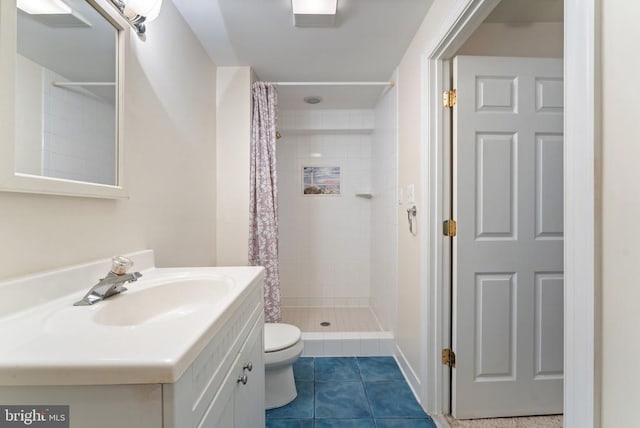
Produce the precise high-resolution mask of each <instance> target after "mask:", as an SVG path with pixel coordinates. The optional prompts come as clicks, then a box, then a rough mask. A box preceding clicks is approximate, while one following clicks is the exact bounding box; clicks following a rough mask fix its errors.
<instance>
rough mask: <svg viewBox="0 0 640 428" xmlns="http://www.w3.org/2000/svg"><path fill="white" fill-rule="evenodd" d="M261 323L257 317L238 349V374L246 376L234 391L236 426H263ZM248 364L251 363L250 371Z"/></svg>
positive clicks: (262, 345)
mask: <svg viewBox="0 0 640 428" xmlns="http://www.w3.org/2000/svg"><path fill="white" fill-rule="evenodd" d="M263 325H264V324H263V320H262V319H259V320H258V322H257V323H256V325H255V326H254V328H253V330H252V332H251V334H250V335H249V338H248V339H247V342H246V343H245V346H244V347H243V349H242V351H240V358H239V363H240V364H239V366H240V367H239V372H238V373H239V374H238V376H247V377H246V380H247V383H246V384H243V383H242V382H239V383H237V387H236V391H235V399H234V411H235V425H234V426H235V427H236V428H247V427H263V426H265V417H264V344H263V340H264V338H263ZM248 364H251V371H249V369H248V368H247V365H248Z"/></svg>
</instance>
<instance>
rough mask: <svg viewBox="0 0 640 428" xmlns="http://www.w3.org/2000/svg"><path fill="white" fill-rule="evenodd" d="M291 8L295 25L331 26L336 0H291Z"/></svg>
mask: <svg viewBox="0 0 640 428" xmlns="http://www.w3.org/2000/svg"><path fill="white" fill-rule="evenodd" d="M291 8H292V10H293V24H294V25H295V26H296V27H332V26H333V25H335V19H336V13H337V11H338V0H291Z"/></svg>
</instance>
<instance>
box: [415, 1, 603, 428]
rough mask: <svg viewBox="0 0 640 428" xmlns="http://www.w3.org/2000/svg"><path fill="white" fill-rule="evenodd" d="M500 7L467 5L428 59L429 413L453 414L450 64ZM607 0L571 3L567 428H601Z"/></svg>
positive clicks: (567, 38)
mask: <svg viewBox="0 0 640 428" xmlns="http://www.w3.org/2000/svg"><path fill="white" fill-rule="evenodd" d="M499 2H500V0H459V1H457V2H456V7H455V8H454V10H453V12H452V13H451V14H450V16H449V17H448V19H447V20H446V21H444V22H445V24H444V25H443V27H442V29H441V30H440V32H439V33H438V37H436V39H435V41H434V43H433V44H432V45H430V46H429V47H427V49H425V50H424V51H423V53H422V61H421V66H422V70H423V72H422V76H423V81H422V85H423V94H422V111H425V112H426V118H425V120H424V121H422V123H423V125H422V126H423V128H422V135H423V137H422V139H423V141H422V155H423V159H425V163H424V165H425V166H426V168H422V169H423V170H424V171H425V172H424V173H423V177H422V182H423V184H424V186H421V187H422V188H423V192H424V194H423V198H424V199H423V200H424V201H427V203H428V205H427V206H428V207H429V209H427V210H425V214H426V218H425V223H424V224H425V226H426V227H425V230H426V231H425V234H424V235H423V236H422V238H423V239H421V244H420V252H421V254H422V259H423V260H424V261H425V262H424V263H422V266H423V268H422V269H421V274H420V281H421V288H422V293H423V295H424V296H426V298H425V299H424V300H423V302H422V309H421V314H422V315H421V323H422V326H423V328H424V331H426V337H425V338H424V340H423V341H422V342H423V343H422V345H421V348H422V350H423V351H424V352H425V354H424V355H425V357H424V361H425V365H426V367H425V370H424V371H423V374H424V377H423V379H422V382H421V384H422V385H423V386H422V390H421V391H420V392H419V395H420V396H421V401H422V402H423V403H425V407H426V410H427V411H428V412H430V413H433V414H448V413H450V402H449V397H450V391H451V382H450V369H449V368H448V367H446V366H444V365H442V361H441V350H442V349H443V348H447V347H449V346H450V333H451V323H450V316H451V297H450V289H449V288H450V287H449V284H450V274H449V268H448V266H450V256H449V254H450V253H449V251H450V243H449V239H448V238H445V237H444V236H443V235H442V221H443V220H444V219H445V218H446V216H447V215H448V214H449V198H450V196H449V194H450V192H449V191H450V184H449V174H450V167H449V157H450V154H449V148H448V138H449V134H450V131H449V127H450V122H449V120H450V119H449V115H448V114H446V112H445V110H444V109H443V108H442V107H441V102H442V98H441V97H442V92H443V91H444V90H446V89H449V60H450V59H451V58H452V57H453V56H454V54H455V53H456V51H457V50H458V49H459V48H460V47H461V46H462V44H463V43H464V42H465V41H466V40H467V38H468V37H469V36H470V35H471V34H472V33H473V31H475V29H476V28H477V27H478V26H479V25H480V24H481V23H482V22H483V21H484V19H485V18H486V16H487V15H488V14H489V13H490V12H491V10H493V8H494V7H495V6H496V5H497V4H498V3H499ZM599 15H600V0H564V52H565V56H564V83H565V87H564V88H565V89H564V105H565V112H564V126H565V140H564V142H565V145H564V161H563V162H564V204H565V205H564V206H565V208H564V238H565V240H564V271H565V291H564V320H565V321H564V366H565V367H564V426H565V427H566V428H578V427H581V428H582V427H584V428H599V427H600V374H601V365H600V360H601V349H600V325H601V319H600V318H601V314H600V307H599V304H598V302H599V301H600V294H601V284H600V216H599V211H600V201H599V196H598V195H599V193H600V179H599V178H600V175H599V174H600V144H601V142H600V140H601V135H600V129H601V112H600V87H601V83H600V65H599V63H600V47H599V40H600V29H599V22H598V20H599Z"/></svg>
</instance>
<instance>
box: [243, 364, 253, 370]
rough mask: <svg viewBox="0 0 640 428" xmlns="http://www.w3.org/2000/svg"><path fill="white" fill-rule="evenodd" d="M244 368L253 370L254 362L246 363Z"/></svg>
mask: <svg viewBox="0 0 640 428" xmlns="http://www.w3.org/2000/svg"><path fill="white" fill-rule="evenodd" d="M242 370H249V371H251V370H253V363H252V362H248V363H247V364H245V365H244V367H243V368H242Z"/></svg>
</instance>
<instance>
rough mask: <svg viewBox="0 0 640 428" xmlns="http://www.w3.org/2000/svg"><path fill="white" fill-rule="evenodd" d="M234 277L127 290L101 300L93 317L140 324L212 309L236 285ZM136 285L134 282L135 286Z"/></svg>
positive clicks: (107, 322)
mask: <svg viewBox="0 0 640 428" xmlns="http://www.w3.org/2000/svg"><path fill="white" fill-rule="evenodd" d="M232 285H233V284H232V282H231V280H229V279H227V278H224V277H221V278H219V279H213V278H207V279H182V280H180V281H175V282H170V283H166V284H160V285H155V286H153V287H149V288H146V289H144V290H139V291H126V292H124V293H122V294H119V295H117V296H113V297H111V298H109V299H107V300H105V301H103V302H100V303H97V305H99V309H98V310H97V311H96V312H95V315H94V317H93V321H94V322H95V323H97V324H102V325H109V326H137V325H142V324H149V323H155V322H162V321H168V320H173V319H176V318H181V317H185V316H188V315H190V314H193V313H196V312H198V311H201V310H203V309H204V308H205V307H206V308H207V309H212V308H213V307H215V306H217V305H218V304H219V303H220V302H222V301H224V300H225V299H224V297H225V295H227V294H228V293H229V292H230V290H231V289H232ZM133 287H134V286H132V288H133Z"/></svg>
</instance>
